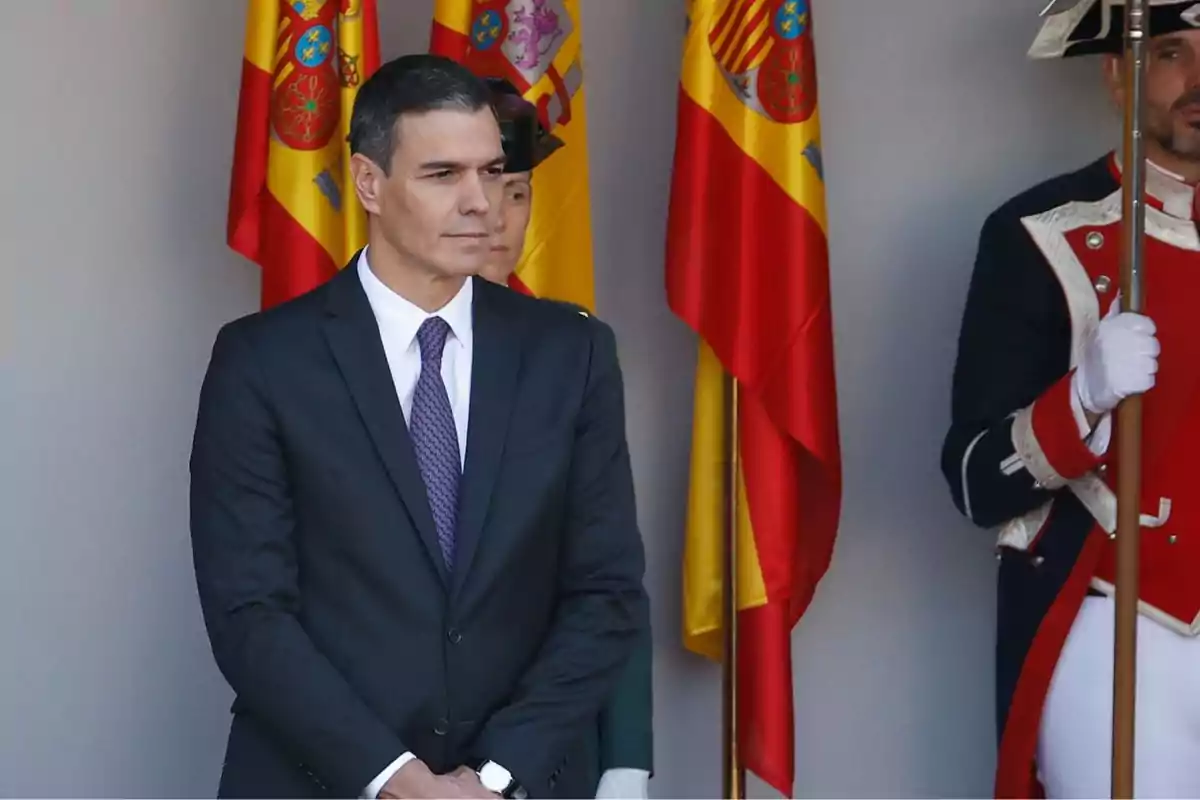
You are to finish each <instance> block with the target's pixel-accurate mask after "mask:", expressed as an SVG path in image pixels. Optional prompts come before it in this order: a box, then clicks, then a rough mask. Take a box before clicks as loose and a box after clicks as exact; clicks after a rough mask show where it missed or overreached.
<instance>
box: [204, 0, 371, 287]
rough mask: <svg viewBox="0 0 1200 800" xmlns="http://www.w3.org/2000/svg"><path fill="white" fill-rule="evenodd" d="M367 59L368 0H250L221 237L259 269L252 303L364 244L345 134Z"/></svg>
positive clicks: (333, 267) (306, 280) (309, 281)
mask: <svg viewBox="0 0 1200 800" xmlns="http://www.w3.org/2000/svg"><path fill="white" fill-rule="evenodd" d="M378 67H379V33H378V23H377V21H376V16H375V0H249V6H248V10H247V14H246V45H245V54H244V60H243V62H242V85H241V93H240V95H239V99H238V117H237V134H236V139H235V144H234V155H233V175H232V180H231V183H230V189H229V221H228V228H227V231H226V237H227V241H228V243H229V246H230V247H232V248H233V249H234V250H236V251H237V252H239V253H241V254H242V255H243V256H245V257H246V258H248V259H250V260H251V261H253V262H255V263H256V264H258V265H259V266H260V267H262V307H263V308H269V307H270V306H273V305H275V304H277V303H281V302H283V301H284V300H288V299H290V298H292V297H295V296H297V295H300V294H303V293H304V292H306V291H308V290H309V289H312V288H314V287H316V286H318V285H320V284H321V283H322V282H323V281H325V280H326V279H327V278H329V277H330V276H332V275H333V274H334V272H336V271H337V269H338V268H340V267H341V266H343V265H344V264H345V263H346V262H347V261H349V260H350V257H351V256H352V255H353V254H354V252H355V251H356V250H358V249H359V248H361V247H362V246H363V245H365V244H366V242H367V224H366V216H365V214H364V213H363V210H362V207H361V206H360V205H359V203H358V198H357V196H356V195H355V194H354V187H353V183H352V181H351V178H350V152H349V148H348V146H347V144H346V136H347V135H348V134H349V132H350V113H351V110H352V109H353V107H354V96H355V94H356V93H357V91H358V87H359V86H360V85H361V84H362V82H363V81H364V80H366V78H367V77H368V76H369V75H370V74H371V73H372V72H374V71H375V70H376V69H377V68H378Z"/></svg>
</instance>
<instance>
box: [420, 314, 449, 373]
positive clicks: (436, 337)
mask: <svg viewBox="0 0 1200 800" xmlns="http://www.w3.org/2000/svg"><path fill="white" fill-rule="evenodd" d="M449 333H450V324H449V323H447V322H446V320H444V319H442V318H441V317H430V318H429V319H427V320H425V321H424V322H422V323H421V327H420V328H417V344H418V345H420V347H421V363H423V364H431V363H432V364H441V363H442V349H443V348H444V347H445V346H446V336H447V335H449Z"/></svg>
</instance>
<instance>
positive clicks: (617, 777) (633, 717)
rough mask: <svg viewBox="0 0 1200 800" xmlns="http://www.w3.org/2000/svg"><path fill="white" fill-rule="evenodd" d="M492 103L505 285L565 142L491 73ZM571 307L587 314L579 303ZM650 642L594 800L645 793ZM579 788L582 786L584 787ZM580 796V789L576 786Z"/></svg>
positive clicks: (623, 693) (612, 715) (630, 674)
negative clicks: (540, 189)
mask: <svg viewBox="0 0 1200 800" xmlns="http://www.w3.org/2000/svg"><path fill="white" fill-rule="evenodd" d="M488 84H489V85H490V86H491V88H492V105H493V107H494V108H495V110H496V116H497V118H498V119H499V121H500V135H501V138H502V141H503V145H504V156H505V165H504V207H503V208H502V209H501V213H500V217H499V225H498V227H497V229H496V231H495V236H494V239H493V242H492V259H491V261H489V262H488V264H487V266H486V267H485V268H484V270H483V271H482V273H481V276H482V277H484V278H487V279H488V280H490V281H492V282H493V283H499V284H501V285H507V284H508V282H509V277H510V276H511V275H512V274H513V271H514V270H515V269H516V266H517V262H518V261H520V259H521V252H522V250H523V249H524V246H525V233H526V230H527V228H528V226H529V219H530V211H531V208H532V203H533V193H532V192H533V190H532V185H531V179H532V172H533V169H534V167H536V166H537V165H538V164H540V163H542V162H543V161H544V160H545V159H546V158H547V157H549V156H550V154H552V153H553V152H555V151H556V150H558V148H560V147H562V141H561V140H559V139H558V138H557V137H556V136H554V135H553V134H552V133H550V132H549V131H547V130H546V129H545V127H544V126H543V125H542V124H541V122H539V120H538V116H537V108H536V107H535V106H534V105H533V104H532V103H530V102H529V101H527V100H525V99H524V98H522V97H521V95H520V93H519V92H518V91H517V88H516V87H515V86H513V85H512V84H511V83H510V82H508V81H506V80H504V79H502V78H491V79H489V80H488ZM566 305H570V306H571V307H572V308H574V309H575V310H576V311H578V312H579V313H580V314H583V315H584V316H590V315H589V314H588V313H587V310H586V309H584V308H583V307H581V306H576V305H574V304H566ZM651 682H652V656H651V642H650V640H649V639H648V638H647V640H646V641H644V642H643V643H642V645H641V646H640V647H638V648H637V649H636V650H635V651H634V654H633V657H632V658H631V660H630V662H629V665H628V666H627V667H626V670H625V674H624V677H623V678H622V680H621V682H620V684H619V685H618V687H617V690H616V692H615V693H614V694H613V696H612V697H611V698H610V699H609V702H608V703H607V704H606V705H605V706H604V708H603V710H602V711H601V714H600V718H599V720H598V724H597V734H598V738H597V740H596V743H597V748H598V749H597V751H596V766H597V772H598V774H599V775H600V783H599V785H598V786H597V787H595V796H596V798H597V799H598V800H617V798H621V800H638V799H639V798H646V797H647V796H648V794H649V781H650V776H651V775H652V774H653V769H654V731H653V725H652V721H653V702H652V701H653V691H652V686H651ZM583 788H584V787H580V789H581V790H582V789H583ZM581 796H582V792H581Z"/></svg>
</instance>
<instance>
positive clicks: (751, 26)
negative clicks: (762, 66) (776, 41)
mask: <svg viewBox="0 0 1200 800" xmlns="http://www.w3.org/2000/svg"><path fill="white" fill-rule="evenodd" d="M766 18H767V7H766V6H760V7H759V9H758V12H757V13H755V15H754V18H753V19H751V20H750V22H749V23H747V24H746V32H745V34H744V35H743V36H742V40H741V41H740V42H738V49H737V50H735V51H734V52H735V53H737V52H738V51H740V50H742V49H743V48H745V46H746V44H747V43H748V42H749V41H750V37H751V36H753V35H755V30H756V28H757V27H758V25H759V24H761V23H762V22H763V20H765V19H766ZM757 36H758V38H757V39H756V40H755V42H754V46H753V47H752V48H750V50H749V51H748V52H746V53H745V54H744V55H742V57H741V58H739V59H738V60H737V61H736V62H735V63H734V65H733V70H732V72H733V73H734V74H740V73H742V72H745V71H746V68H747V66H748V65H749V64H750V62H751V60H752V59H753V58H754V54H755V53H757V52H758V51H759V50H761V49H762V48H763V46H764V45H765V44H766V43H767V42H768V41H770V37H769V35H768V34H767V32H766V31H759V32H758V33H757Z"/></svg>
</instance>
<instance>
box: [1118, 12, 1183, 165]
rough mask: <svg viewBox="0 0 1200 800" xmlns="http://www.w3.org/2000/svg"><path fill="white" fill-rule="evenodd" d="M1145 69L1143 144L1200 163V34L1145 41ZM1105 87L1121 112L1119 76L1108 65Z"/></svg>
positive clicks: (1121, 78)
mask: <svg viewBox="0 0 1200 800" xmlns="http://www.w3.org/2000/svg"><path fill="white" fill-rule="evenodd" d="M1148 49H1149V58H1148V60H1147V67H1146V133H1147V138H1148V139H1149V140H1150V141H1151V142H1153V143H1154V144H1156V145H1158V146H1159V147H1161V148H1162V149H1163V150H1165V151H1166V152H1167V153H1170V154H1171V155H1173V156H1176V157H1177V158H1181V159H1184V160H1187V161H1200V31H1181V32H1179V33H1171V34H1166V35H1163V36H1158V37H1155V38H1153V39H1151V40H1150V46H1149V48H1148ZM1107 69H1108V78H1109V86H1110V89H1111V90H1112V94H1113V98H1114V99H1115V100H1116V101H1117V103H1118V104H1120V105H1121V106H1122V107H1123V105H1124V102H1125V90H1124V73H1123V71H1122V69H1121V64H1120V61H1119V60H1117V59H1109V60H1108V64H1107Z"/></svg>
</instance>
